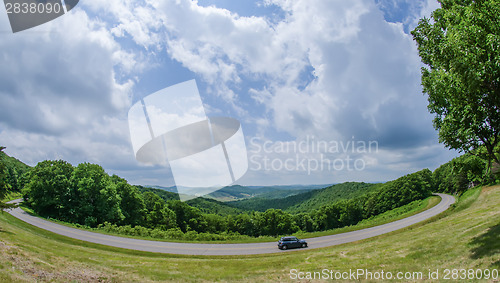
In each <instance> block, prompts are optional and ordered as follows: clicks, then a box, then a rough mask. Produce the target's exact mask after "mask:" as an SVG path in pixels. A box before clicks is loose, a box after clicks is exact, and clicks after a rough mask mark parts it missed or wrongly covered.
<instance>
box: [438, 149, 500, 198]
mask: <svg viewBox="0 0 500 283" xmlns="http://www.w3.org/2000/svg"><path fill="white" fill-rule="evenodd" d="M499 169H500V168H499V166H498V164H497V163H493V164H488V161H487V160H486V159H484V158H480V157H478V155H473V154H464V155H462V156H459V157H456V158H454V159H453V160H451V161H450V162H448V163H445V164H443V165H441V166H440V167H439V168H437V169H436V170H434V173H433V180H434V190H435V191H436V192H443V193H457V194H462V193H463V192H465V191H466V190H467V189H469V188H471V187H474V186H477V185H491V184H495V183H500V170H499Z"/></svg>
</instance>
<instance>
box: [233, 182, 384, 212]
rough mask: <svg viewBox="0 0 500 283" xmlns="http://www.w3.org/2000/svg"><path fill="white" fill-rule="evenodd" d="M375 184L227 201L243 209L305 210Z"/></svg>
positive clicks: (368, 188)
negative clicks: (270, 197) (272, 197)
mask: <svg viewBox="0 0 500 283" xmlns="http://www.w3.org/2000/svg"><path fill="white" fill-rule="evenodd" d="M376 186H377V185H376V184H367V183H356V182H349V183H342V184H337V185H332V186H330V187H326V188H323V189H318V190H311V191H307V192H304V193H301V194H296V195H292V196H288V197H286V198H282V199H266V198H262V197H256V198H251V199H245V200H240V201H233V202H228V204H229V205H231V206H233V207H236V208H239V209H243V210H255V211H266V210H267V209H270V208H276V209H282V210H287V211H290V212H307V211H311V210H313V209H317V208H319V207H321V206H323V205H326V204H330V203H333V202H336V201H338V200H340V199H352V198H356V197H359V196H361V195H364V194H366V193H368V192H370V191H371V190H372V189H374V188H375V187H376Z"/></svg>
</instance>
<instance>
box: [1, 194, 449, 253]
mask: <svg viewBox="0 0 500 283" xmlns="http://www.w3.org/2000/svg"><path fill="white" fill-rule="evenodd" d="M437 195H438V196H440V197H441V202H440V203H439V204H438V205H436V206H434V207H432V208H430V209H428V210H426V211H423V212H421V213H419V214H416V215H413V216H410V217H407V218H404V219H401V220H398V221H394V222H391V223H387V224H384V225H380V226H375V227H371V228H367V229H362V230H357V231H352V232H347V233H342V234H337V235H330V236H323V237H317V238H310V239H306V241H307V243H308V245H309V248H312V249H315V248H323V247H329V246H335V245H340V244H345V243H350V242H354V241H359V240H363V239H367V238H371V237H375V236H378V235H382V234H385V233H389V232H392V231H395V230H399V229H402V228H405V227H408V226H411V225H413V224H416V223H418V222H421V221H424V220H426V219H429V218H431V217H433V216H435V215H438V214H440V213H441V212H443V211H445V210H447V209H448V208H449V207H450V205H452V204H453V203H454V202H455V198H454V197H453V196H450V195H445V194H437ZM19 201H20V200H17V202H19ZM8 212H9V213H10V214H11V215H12V216H14V217H16V218H19V219H20V220H22V221H24V222H27V223H29V224H31V225H34V226H36V227H38V228H41V229H45V230H48V231H51V232H53V233H56V234H60V235H64V236H67V237H70V238H74V239H78V240H82V241H87V242H92V243H97V244H101V245H107V246H113V247H119V248H125V249H132V250H139V251H147V252H154V253H168V254H183V255H251V254H268V253H277V252H289V251H290V250H286V251H282V250H279V249H278V247H277V243H276V242H268V243H248V244H194V243H172V242H159V241H148V240H138V239H131V238H123V237H117V236H110V235H104V234H100V233H94V232H88V231H84V230H79V229H75V228H70V227H66V226H63V225H59V224H56V223H53V222H50V221H47V220H44V219H41V218H39V217H35V216H31V215H29V214H28V213H26V212H25V211H24V210H22V209H20V208H15V209H12V210H10V211H8Z"/></svg>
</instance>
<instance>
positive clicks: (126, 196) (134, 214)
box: [111, 175, 147, 226]
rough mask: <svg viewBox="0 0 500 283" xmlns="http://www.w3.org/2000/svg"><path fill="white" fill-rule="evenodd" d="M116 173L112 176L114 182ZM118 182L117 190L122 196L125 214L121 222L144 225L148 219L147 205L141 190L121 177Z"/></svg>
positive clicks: (121, 206) (121, 203) (121, 204)
mask: <svg viewBox="0 0 500 283" xmlns="http://www.w3.org/2000/svg"><path fill="white" fill-rule="evenodd" d="M114 176H115V175H113V176H112V177H111V178H112V180H113V182H114V180H115V179H113V178H114ZM115 184H116V192H117V193H118V195H119V196H120V209H121V211H122V213H123V215H124V217H125V218H124V219H123V220H122V222H121V224H124V225H132V226H135V225H142V224H143V223H144V220H145V219H146V212H147V210H146V206H145V205H144V201H143V199H142V195H141V193H140V192H139V190H138V189H137V188H136V187H134V186H132V185H129V184H128V183H127V181H125V180H123V179H120V180H119V181H118V183H115Z"/></svg>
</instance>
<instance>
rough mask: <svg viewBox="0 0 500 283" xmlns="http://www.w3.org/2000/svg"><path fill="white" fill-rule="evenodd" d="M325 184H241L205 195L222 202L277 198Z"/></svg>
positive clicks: (321, 186)
mask: <svg viewBox="0 0 500 283" xmlns="http://www.w3.org/2000/svg"><path fill="white" fill-rule="evenodd" d="M324 187H325V185H307V186H305V185H288V186H241V185H233V186H228V187H224V188H222V189H220V190H217V191H215V192H213V193H210V194H208V195H207V196H205V197H206V198H212V199H215V200H218V201H222V202H229V201H237V200H243V199H249V198H255V197H258V198H263V199H275V198H285V197H288V196H292V195H296V194H300V193H304V192H307V191H310V190H314V189H318V188H324Z"/></svg>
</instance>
